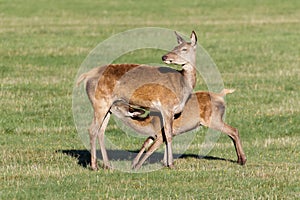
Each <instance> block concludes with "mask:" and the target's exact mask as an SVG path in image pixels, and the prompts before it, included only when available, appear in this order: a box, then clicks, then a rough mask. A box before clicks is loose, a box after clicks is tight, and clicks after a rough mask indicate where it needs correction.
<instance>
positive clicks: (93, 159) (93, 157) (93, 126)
mask: <svg viewBox="0 0 300 200" xmlns="http://www.w3.org/2000/svg"><path fill="white" fill-rule="evenodd" d="M99 129H100V125H99V123H98V122H97V120H96V119H95V118H94V119H93V122H92V124H91V126H90V128H89V135H90V145H91V168H92V170H97V169H98V167H97V156H96V136H97V134H98V132H99Z"/></svg>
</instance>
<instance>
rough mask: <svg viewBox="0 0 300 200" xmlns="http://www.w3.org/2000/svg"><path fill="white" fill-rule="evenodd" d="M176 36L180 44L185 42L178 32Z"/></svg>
mask: <svg viewBox="0 0 300 200" xmlns="http://www.w3.org/2000/svg"><path fill="white" fill-rule="evenodd" d="M175 35H176V37H177V42H178V44H181V43H183V42H185V41H184V39H183V38H182V37H181V36H180V35H179V34H178V33H177V32H176V31H175Z"/></svg>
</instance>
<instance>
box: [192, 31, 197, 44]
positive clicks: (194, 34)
mask: <svg viewBox="0 0 300 200" xmlns="http://www.w3.org/2000/svg"><path fill="white" fill-rule="evenodd" d="M191 44H192V46H195V45H196V44H197V35H196V33H195V31H192V34H191Z"/></svg>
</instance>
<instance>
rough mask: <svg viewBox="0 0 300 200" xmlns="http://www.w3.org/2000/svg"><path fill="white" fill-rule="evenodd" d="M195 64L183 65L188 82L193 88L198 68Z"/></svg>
mask: <svg viewBox="0 0 300 200" xmlns="http://www.w3.org/2000/svg"><path fill="white" fill-rule="evenodd" d="M195 66H196V65H195V64H191V63H187V64H185V65H183V66H182V74H183V77H184V79H185V82H186V84H187V85H188V86H189V87H190V88H191V89H192V90H193V89H194V88H195V85H196V68H195Z"/></svg>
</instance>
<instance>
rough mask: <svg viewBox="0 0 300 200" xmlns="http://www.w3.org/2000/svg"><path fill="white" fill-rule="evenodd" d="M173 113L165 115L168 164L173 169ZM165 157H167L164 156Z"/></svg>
mask: <svg viewBox="0 0 300 200" xmlns="http://www.w3.org/2000/svg"><path fill="white" fill-rule="evenodd" d="M173 116H174V114H173V113H168V114H166V113H164V114H163V122H164V136H165V138H164V139H165V142H166V150H165V152H166V153H165V154H166V156H167V157H166V158H167V160H166V164H167V166H168V167H170V168H173V151H172V131H173ZM164 157H165V156H164Z"/></svg>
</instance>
